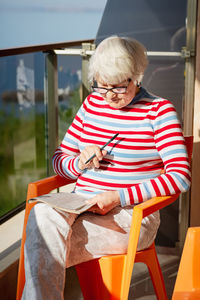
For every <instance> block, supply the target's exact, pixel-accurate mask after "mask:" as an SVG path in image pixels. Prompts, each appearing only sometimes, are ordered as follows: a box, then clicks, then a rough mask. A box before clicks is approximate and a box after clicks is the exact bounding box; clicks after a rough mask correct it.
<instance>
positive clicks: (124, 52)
mask: <svg viewBox="0 0 200 300" xmlns="http://www.w3.org/2000/svg"><path fill="white" fill-rule="evenodd" d="M147 65H148V60H147V55H146V49H145V47H144V46H143V45H142V44H141V43H139V42H138V41H136V40H134V39H132V38H129V37H118V36H111V37H109V38H106V39H105V40H103V41H102V42H101V43H100V44H99V45H98V47H97V48H96V50H95V52H94V54H93V55H92V57H91V59H90V63H89V73H88V78H89V81H90V82H92V81H93V80H97V79H100V80H101V81H103V82H105V83H109V84H117V83H120V82H123V81H125V80H127V79H129V78H130V79H132V80H136V81H137V82H138V83H139V82H141V80H142V77H143V75H144V71H145V69H146V67H147Z"/></svg>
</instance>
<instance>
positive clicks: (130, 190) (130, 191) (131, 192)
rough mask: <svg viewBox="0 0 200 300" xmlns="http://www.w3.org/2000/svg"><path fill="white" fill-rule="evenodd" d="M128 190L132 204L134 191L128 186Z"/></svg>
mask: <svg viewBox="0 0 200 300" xmlns="http://www.w3.org/2000/svg"><path fill="white" fill-rule="evenodd" d="M127 191H128V195H129V200H130V204H134V198H133V191H132V189H131V188H128V189H127Z"/></svg>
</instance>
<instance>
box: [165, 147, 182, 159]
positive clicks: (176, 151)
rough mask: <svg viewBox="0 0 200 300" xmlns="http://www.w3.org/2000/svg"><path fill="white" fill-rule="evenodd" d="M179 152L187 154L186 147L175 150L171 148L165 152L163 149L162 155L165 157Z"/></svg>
mask: <svg viewBox="0 0 200 300" xmlns="http://www.w3.org/2000/svg"><path fill="white" fill-rule="evenodd" d="M178 154H185V155H186V151H185V149H174V150H169V151H166V152H164V153H163V150H162V155H161V156H162V157H163V158H165V157H167V156H169V155H178Z"/></svg>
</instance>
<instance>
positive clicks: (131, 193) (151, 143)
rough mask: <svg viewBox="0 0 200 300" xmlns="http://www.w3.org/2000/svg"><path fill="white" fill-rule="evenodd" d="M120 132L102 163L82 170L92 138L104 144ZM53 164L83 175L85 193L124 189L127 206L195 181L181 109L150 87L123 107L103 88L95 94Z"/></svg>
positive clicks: (63, 172) (80, 186)
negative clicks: (113, 102) (80, 163)
mask: <svg viewBox="0 0 200 300" xmlns="http://www.w3.org/2000/svg"><path fill="white" fill-rule="evenodd" d="M117 132H118V133H119V135H118V136H117V137H116V139H115V140H113V141H112V142H111V143H110V144H109V145H108V146H107V147H106V148H105V149H106V150H107V154H106V156H105V157H104V158H103V160H102V161H101V162H100V168H99V169H85V170H84V171H81V170H80V169H79V168H78V161H79V154H80V152H81V151H82V150H83V149H84V148H85V147H86V146H87V145H91V144H95V145H99V146H100V147H101V146H102V145H104V144H105V143H106V142H107V141H108V139H110V138H111V137H112V136H113V135H114V134H115V133H117ZM53 166H54V170H55V172H56V173H57V174H59V175H60V176H64V177H67V178H73V179H77V181H76V186H75V192H76V193H78V194H80V195H83V196H85V197H88V198H89V197H92V196H94V195H95V194H97V193H102V192H104V191H108V190H118V191H119V193H120V200H121V205H122V206H126V205H133V204H136V203H139V202H142V201H145V200H147V199H150V198H152V197H155V196H164V195H172V194H175V193H180V192H185V191H186V190H187V189H188V188H189V186H190V168H189V163H188V158H187V152H186V148H185V145H184V138H183V135H182V130H181V126H180V123H179V121H178V118H177V114H176V111H175V109H174V107H173V105H172V104H171V102H169V101H168V100H166V99H163V98H159V97H156V96H154V95H152V94H150V93H148V92H147V91H146V90H145V89H144V88H141V90H140V92H139V93H138V94H137V95H136V96H135V98H134V99H133V100H132V102H131V103H130V104H129V105H128V106H126V107H124V108H122V109H115V108H112V107H110V106H109V105H108V104H107V103H106V101H105V100H104V99H103V98H102V97H101V96H100V95H99V94H97V93H93V94H91V95H89V96H88V97H87V98H86V100H85V101H84V103H83V104H82V106H81V108H80V109H79V111H78V113H77V115H76V117H75V119H74V121H73V122H72V124H71V126H70V127H69V129H68V131H67V133H66V135H65V137H64V139H63V141H62V143H61V144H60V146H59V147H58V148H57V149H56V151H55V153H54V156H53ZM162 170H164V172H163V171H162Z"/></svg>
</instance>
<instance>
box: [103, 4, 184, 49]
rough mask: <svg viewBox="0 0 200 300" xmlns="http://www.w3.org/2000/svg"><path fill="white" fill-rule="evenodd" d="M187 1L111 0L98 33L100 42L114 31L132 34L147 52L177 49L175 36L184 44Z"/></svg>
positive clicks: (118, 33)
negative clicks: (175, 47) (174, 46)
mask: <svg viewBox="0 0 200 300" xmlns="http://www.w3.org/2000/svg"><path fill="white" fill-rule="evenodd" d="M186 7H187V1H186V0H176V1H174V0H162V1H155V0H124V1H120V0H110V1H108V2H107V5H106V8H105V11H104V14H103V17H102V20H101V24H100V27H99V30H98V33H97V42H99V41H100V40H102V39H104V38H105V37H106V36H110V35H113V34H117V35H121V36H131V37H134V38H135V39H137V40H138V41H140V42H142V43H143V44H144V45H145V46H146V47H147V49H148V51H175V50H173V48H172V47H173V44H174V42H173V39H174V38H175V37H176V42H177V41H178V40H181V38H182V37H183V39H182V40H181V41H180V42H181V43H182V45H181V46H184V45H185V22H186Z"/></svg>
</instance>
